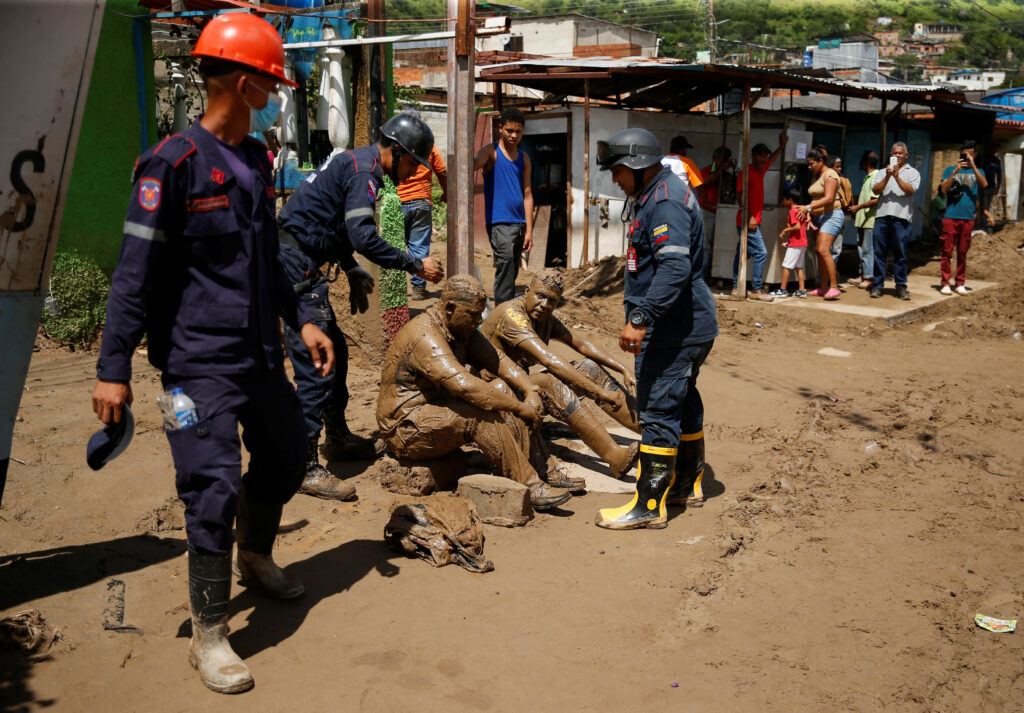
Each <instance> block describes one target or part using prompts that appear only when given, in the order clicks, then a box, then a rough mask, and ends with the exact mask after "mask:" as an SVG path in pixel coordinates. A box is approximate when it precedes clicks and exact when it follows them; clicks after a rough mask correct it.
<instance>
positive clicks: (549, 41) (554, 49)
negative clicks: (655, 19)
mask: <svg viewBox="0 0 1024 713" xmlns="http://www.w3.org/2000/svg"><path fill="white" fill-rule="evenodd" d="M511 34H512V35H513V36H514V37H522V49H521V50H520V51H522V52H525V53H527V54H537V55H544V56H549V57H572V56H574V49H575V48H577V47H584V46H593V45H630V44H631V45H637V46H638V47H639V48H640V50H639V54H640V56H643V57H656V56H657V51H658V36H657V33H654V32H648V31H646V30H638V29H635V28H631V27H627V26H625V25H617V24H615V23H612V22H604V21H602V20H597V19H594V18H588V17H583V16H579V15H567V16H564V17H543V18H521V19H519V18H513V19H512V24H511ZM503 49H506V45H505V38H502V37H484V38H480V39H478V40H477V50H479V51H484V50H503Z"/></svg>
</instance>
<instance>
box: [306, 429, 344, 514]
mask: <svg viewBox="0 0 1024 713" xmlns="http://www.w3.org/2000/svg"><path fill="white" fill-rule="evenodd" d="M316 445H317V439H316V438H310V439H309V448H308V449H307V451H306V477H305V478H303V479H302V485H300V486H299V492H300V493H303V494H304V495H312V496H313V497H314V498H323V499H324V500H355V499H356V487H355V486H354V485H352V484H351V483H346V482H345V481H343V480H340V479H339V478H337V477H335V475H334V473H332V472H331V471H329V470H327V469H326V468H324V467H323V466H322V465H320V457H319V455H317V449H316ZM328 460H329V459H328Z"/></svg>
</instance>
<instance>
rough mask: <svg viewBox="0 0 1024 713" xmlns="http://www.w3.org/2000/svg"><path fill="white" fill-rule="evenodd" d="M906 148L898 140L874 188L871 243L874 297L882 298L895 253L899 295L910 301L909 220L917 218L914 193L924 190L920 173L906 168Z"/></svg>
mask: <svg viewBox="0 0 1024 713" xmlns="http://www.w3.org/2000/svg"><path fill="white" fill-rule="evenodd" d="M907 158H908V154H907V145H906V144H905V143H903V142H902V141H897V142H896V143H894V144H893V145H892V151H890V152H889V165H888V166H886V168H885V171H879V173H878V174H877V175H878V181H876V182H875V185H874V186H872V187H871V190H872V192H873V193H874V194H875V195H876V196H878V212H877V213H875V229H874V232H873V233H872V236H871V238H872V242H873V243H874V250H875V270H874V275H873V276H872V284H871V296H872V297H881V296H882V285H884V284H885V260H886V258H887V257H888V255H889V250H890V249H891V250H892V271H893V278H894V279H895V281H896V296H897V297H899V298H900V299H901V300H909V299H910V291H909V290H907V243H908V242H910V221H911V219H912V218H913V217H914V193H915V192H916V191H917V189H918V188H920V187H921V174H920V173H918V172H917V170H916V169H914V168H912V167H911V166H908V165H907Z"/></svg>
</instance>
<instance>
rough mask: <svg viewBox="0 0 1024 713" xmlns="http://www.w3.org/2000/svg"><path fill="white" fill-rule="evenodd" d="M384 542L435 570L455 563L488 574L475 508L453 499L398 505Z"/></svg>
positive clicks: (441, 497) (436, 498)
mask: <svg viewBox="0 0 1024 713" xmlns="http://www.w3.org/2000/svg"><path fill="white" fill-rule="evenodd" d="M384 539H385V540H386V541H387V543H388V545H389V546H390V547H391V548H392V549H393V550H395V551H397V552H401V553H403V554H406V555H408V556H410V557H419V558H420V559H423V560H426V561H427V562H429V563H430V564H432V565H433V566H434V567H444V566H445V565H446V564H451V563H453V562H454V563H455V564H457V565H459V566H460V567H462V568H463V569H467V570H469V571H470V572H481V573H482V572H490V571H491V570H493V569H494V564H492V563H491V562H490V560H487V559H485V558H484V556H483V554H484V532H483V528H482V527H481V524H480V517H479V516H478V515H477V513H476V506H475V505H473V503H471V502H469V501H468V500H466V499H464V498H460V497H455V496H452V495H435V496H432V497H428V498H422V499H419V500H414V501H411V502H406V503H399V504H398V505H396V506H395V507H394V509H393V510H392V511H391V519H389V520H388V524H387V525H385V526H384Z"/></svg>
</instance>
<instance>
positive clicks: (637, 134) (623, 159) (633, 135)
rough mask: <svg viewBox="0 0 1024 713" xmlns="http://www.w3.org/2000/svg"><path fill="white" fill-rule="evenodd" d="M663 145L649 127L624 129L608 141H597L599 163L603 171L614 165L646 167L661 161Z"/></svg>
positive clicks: (635, 167)
mask: <svg viewBox="0 0 1024 713" xmlns="http://www.w3.org/2000/svg"><path fill="white" fill-rule="evenodd" d="M662 156H663V154H662V153H661V146H660V145H659V144H658V140H657V139H656V138H654V134H652V133H651V132H650V131H648V130H647V129H623V130H622V131H620V132H618V133H617V134H614V135H613V136H612V137H611V138H610V139H608V140H607V141H598V142H597V163H598V165H600V166H601V170H602V171H610V170H611V169H612V167H613V166H620V165H621V166H626V167H628V168H633V169H644V168H647V167H649V166H654V165H656V164H658V163H660V162H661V157H662Z"/></svg>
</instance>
